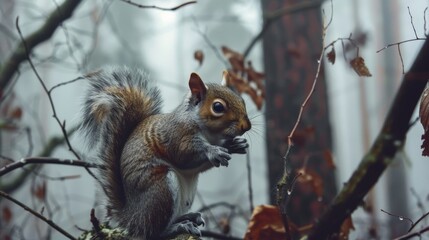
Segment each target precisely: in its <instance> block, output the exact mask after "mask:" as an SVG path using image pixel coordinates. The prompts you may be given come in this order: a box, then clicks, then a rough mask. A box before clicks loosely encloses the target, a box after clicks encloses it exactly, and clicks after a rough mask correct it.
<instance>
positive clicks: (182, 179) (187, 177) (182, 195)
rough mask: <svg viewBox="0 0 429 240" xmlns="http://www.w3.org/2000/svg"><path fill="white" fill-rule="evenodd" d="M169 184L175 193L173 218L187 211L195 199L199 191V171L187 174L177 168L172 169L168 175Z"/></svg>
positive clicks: (173, 193)
mask: <svg viewBox="0 0 429 240" xmlns="http://www.w3.org/2000/svg"><path fill="white" fill-rule="evenodd" d="M167 178H168V179H169V186H170V189H171V192H172V195H173V200H174V204H175V205H176V206H175V207H174V209H175V211H174V213H173V217H172V220H174V219H176V218H177V217H179V216H181V215H183V214H185V213H187V212H188V211H189V209H190V208H191V206H192V202H193V201H194V197H195V193H196V191H197V183H198V173H196V174H195V173H194V174H185V173H182V172H179V171H177V170H173V171H170V172H169V173H168V175H167Z"/></svg>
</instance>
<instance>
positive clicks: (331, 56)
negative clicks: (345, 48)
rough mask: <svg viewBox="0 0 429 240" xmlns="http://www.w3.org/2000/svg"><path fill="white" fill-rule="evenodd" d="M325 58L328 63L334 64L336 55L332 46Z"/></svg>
mask: <svg viewBox="0 0 429 240" xmlns="http://www.w3.org/2000/svg"><path fill="white" fill-rule="evenodd" d="M326 57H327V58H328V61H329V62H330V63H332V64H335V58H336V54H335V48H334V47H333V46H332V49H331V51H329V52H328V53H327V54H326Z"/></svg>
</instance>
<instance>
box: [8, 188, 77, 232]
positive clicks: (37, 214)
mask: <svg viewBox="0 0 429 240" xmlns="http://www.w3.org/2000/svg"><path fill="white" fill-rule="evenodd" d="M0 195H1V196H2V197H4V198H6V199H8V200H10V201H12V202H13V203H15V204H16V205H18V206H20V207H22V208H23V209H24V210H26V211H27V212H29V213H31V214H33V215H34V216H36V217H37V218H39V219H41V220H43V221H44V222H46V223H47V224H49V226H51V227H53V228H54V229H56V230H57V231H58V232H60V233H62V234H63V235H64V236H66V237H67V238H68V239H72V240H75V239H76V238H75V237H73V236H72V235H71V234H70V233H68V232H67V231H66V230H64V229H62V228H61V227H60V226H58V225H57V224H55V223H54V222H53V221H52V220H50V219H47V218H46V217H45V216H43V215H42V214H40V213H38V212H36V211H34V210H33V209H31V208H29V207H28V206H27V205H25V204H24V203H22V202H20V201H18V200H16V199H15V198H13V197H12V196H10V195H9V194H7V193H5V192H3V191H0Z"/></svg>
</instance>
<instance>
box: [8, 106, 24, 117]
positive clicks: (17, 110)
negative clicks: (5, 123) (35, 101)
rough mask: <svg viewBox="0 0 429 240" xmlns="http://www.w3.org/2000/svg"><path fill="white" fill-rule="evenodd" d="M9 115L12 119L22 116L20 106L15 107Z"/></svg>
mask: <svg viewBox="0 0 429 240" xmlns="http://www.w3.org/2000/svg"><path fill="white" fill-rule="evenodd" d="M9 116H10V117H11V118H13V119H18V120H19V119H21V117H22V108H20V107H16V108H14V109H13V110H12V111H11V112H10V113H9Z"/></svg>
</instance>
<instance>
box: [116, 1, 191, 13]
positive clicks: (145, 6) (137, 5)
mask: <svg viewBox="0 0 429 240" xmlns="http://www.w3.org/2000/svg"><path fill="white" fill-rule="evenodd" d="M121 1H122V2H125V3H128V4H131V5H133V6H136V7H138V8H152V9H158V10H163V11H176V10H177V9H179V8H181V7H184V6H186V5H189V4H194V3H197V1H189V2H185V3H182V4H180V5H178V6H176V7H172V8H164V7H158V6H154V5H141V4H138V3H135V2H133V1H131V0H121Z"/></svg>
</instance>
